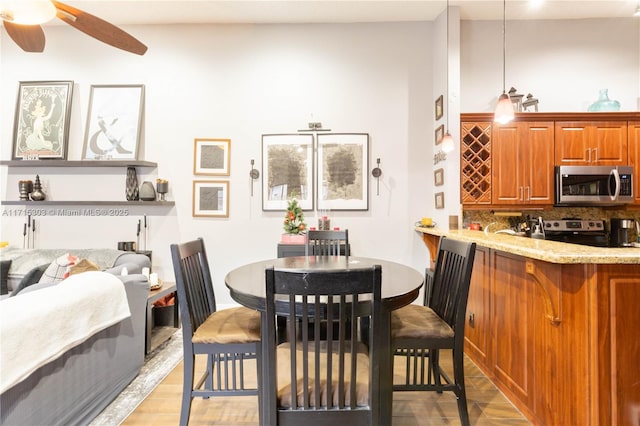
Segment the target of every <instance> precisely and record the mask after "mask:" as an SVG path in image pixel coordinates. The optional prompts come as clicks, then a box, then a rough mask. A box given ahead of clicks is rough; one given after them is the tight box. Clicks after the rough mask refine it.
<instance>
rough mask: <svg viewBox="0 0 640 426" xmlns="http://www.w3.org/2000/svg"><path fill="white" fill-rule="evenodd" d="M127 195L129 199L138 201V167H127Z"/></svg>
mask: <svg viewBox="0 0 640 426" xmlns="http://www.w3.org/2000/svg"><path fill="white" fill-rule="evenodd" d="M125 195H126V196H127V201H136V200H138V198H139V192H138V175H137V173H136V168H135V167H133V166H129V167H127V181H126V189H125Z"/></svg>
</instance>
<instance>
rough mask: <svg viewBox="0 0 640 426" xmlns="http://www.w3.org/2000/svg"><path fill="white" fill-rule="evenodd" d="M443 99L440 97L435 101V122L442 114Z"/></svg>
mask: <svg viewBox="0 0 640 426" xmlns="http://www.w3.org/2000/svg"><path fill="white" fill-rule="evenodd" d="M443 99H444V98H443V96H442V95H440V96H438V99H436V120H440V119H441V118H442V115H443V114H444V107H443Z"/></svg>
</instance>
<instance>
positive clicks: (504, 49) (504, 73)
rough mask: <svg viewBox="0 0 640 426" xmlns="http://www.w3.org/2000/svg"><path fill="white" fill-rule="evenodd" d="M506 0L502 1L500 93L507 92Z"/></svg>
mask: <svg viewBox="0 0 640 426" xmlns="http://www.w3.org/2000/svg"><path fill="white" fill-rule="evenodd" d="M506 81H507V0H503V1H502V93H507V87H506V84H507V83H506Z"/></svg>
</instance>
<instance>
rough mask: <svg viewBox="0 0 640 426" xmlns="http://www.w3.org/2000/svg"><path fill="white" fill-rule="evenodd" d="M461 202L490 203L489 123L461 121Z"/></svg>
mask: <svg viewBox="0 0 640 426" xmlns="http://www.w3.org/2000/svg"><path fill="white" fill-rule="evenodd" d="M460 133H461V135H462V140H461V145H462V146H461V164H460V174H461V176H460V183H461V186H462V204H491V123H490V122H487V123H485V122H474V123H461V132H460Z"/></svg>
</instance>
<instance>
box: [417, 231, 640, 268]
mask: <svg viewBox="0 0 640 426" xmlns="http://www.w3.org/2000/svg"><path fill="white" fill-rule="evenodd" d="M416 231H418V232H421V233H422V234H423V237H422V238H423V239H424V241H425V244H427V246H428V247H429V251H430V253H436V251H435V250H437V241H438V240H439V239H440V237H443V236H446V237H449V238H453V239H455V240H461V241H468V242H474V243H476V244H477V245H479V246H483V247H486V248H490V249H495V250H501V251H504V252H507V253H512V254H516V255H519V256H525V257H528V258H531V259H537V260H543V261H545V262H550V263H600V264H619V263H631V264H640V248H637V247H628V248H627V247H624V248H623V247H612V248H609V247H591V246H584V245H579V244H569V243H561V242H558V241H546V240H536V239H533V238H527V237H520V236H514V235H508V234H496V233H489V234H486V233H485V232H484V231H470V230H466V229H461V230H454V231H445V230H441V229H438V228H425V227H416ZM432 243H433V244H435V245H436V247H435V248H434V249H433V252H432V251H431V247H430V245H431V244H432Z"/></svg>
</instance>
